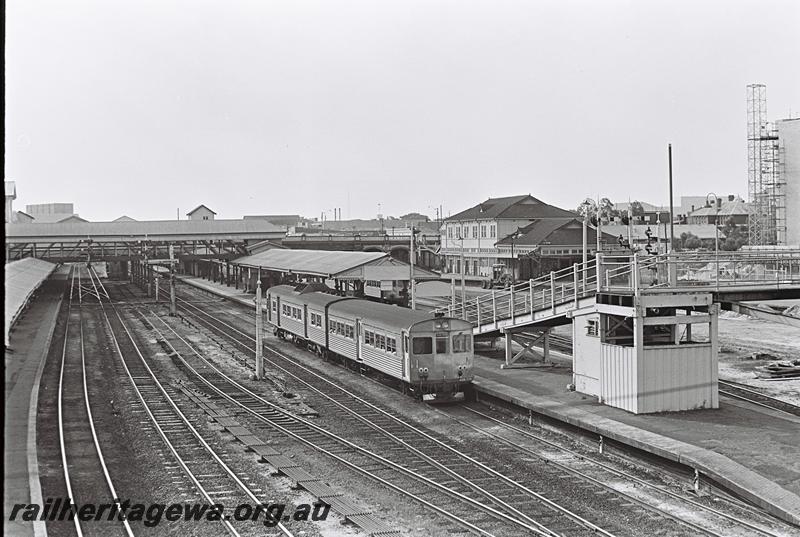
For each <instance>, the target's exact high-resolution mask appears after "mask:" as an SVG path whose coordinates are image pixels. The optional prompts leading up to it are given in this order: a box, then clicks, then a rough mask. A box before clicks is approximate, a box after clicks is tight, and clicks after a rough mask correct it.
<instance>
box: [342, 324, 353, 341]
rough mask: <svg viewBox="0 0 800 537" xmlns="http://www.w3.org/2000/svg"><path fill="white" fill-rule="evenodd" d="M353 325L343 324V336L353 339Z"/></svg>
mask: <svg viewBox="0 0 800 537" xmlns="http://www.w3.org/2000/svg"><path fill="white" fill-rule="evenodd" d="M353 332H354V331H353V326H352V325H349V324H346V325H344V337H346V338H348V339H353Z"/></svg>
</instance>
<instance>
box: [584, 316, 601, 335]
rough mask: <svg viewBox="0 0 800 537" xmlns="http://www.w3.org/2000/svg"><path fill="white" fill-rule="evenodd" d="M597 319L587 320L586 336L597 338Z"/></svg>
mask: <svg viewBox="0 0 800 537" xmlns="http://www.w3.org/2000/svg"><path fill="white" fill-rule="evenodd" d="M598 324H599V323H598V322H597V319H589V320H588V321H587V322H586V335H587V336H595V337H597V336H598V335H600V334H599V330H598Z"/></svg>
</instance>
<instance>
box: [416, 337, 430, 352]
mask: <svg viewBox="0 0 800 537" xmlns="http://www.w3.org/2000/svg"><path fill="white" fill-rule="evenodd" d="M411 344H412V345H413V347H414V354H433V339H432V338H430V337H415V338H412V340H411Z"/></svg>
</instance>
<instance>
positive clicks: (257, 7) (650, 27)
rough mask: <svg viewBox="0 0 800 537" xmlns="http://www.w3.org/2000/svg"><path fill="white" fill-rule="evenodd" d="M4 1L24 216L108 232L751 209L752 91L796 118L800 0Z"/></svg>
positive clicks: (14, 149)
mask: <svg viewBox="0 0 800 537" xmlns="http://www.w3.org/2000/svg"><path fill="white" fill-rule="evenodd" d="M6 5H7V14H6V17H7V18H6V24H7V43H6V147H5V156H6V160H5V178H6V180H15V181H16V182H17V192H18V199H17V202H16V205H15V208H17V209H24V205H25V204H28V203H45V202H74V203H75V207H76V211H77V212H78V213H79V214H80V215H81V216H83V217H86V218H89V219H91V220H110V219H114V218H116V217H118V216H120V215H122V214H126V215H129V216H132V217H134V218H137V219H171V218H175V217H176V210H177V209H178V208H180V213H181V218H184V216H183V215H184V214H185V213H186V212H187V211H188V210H190V209H192V208H193V207H195V206H197V205H198V204H200V203H204V204H206V205H208V206H209V207H211V208H212V209H214V210H215V211H217V213H218V218H240V217H241V216H242V215H244V214H267V213H292V214H298V213H299V214H303V215H306V216H311V217H313V216H319V215H320V213H321V212H322V211H325V210H328V211H330V210H331V209H333V208H334V207H341V208H342V214H343V217H345V218H347V217H348V216H350V217H352V218H357V217H361V218H369V217H374V216H375V214H376V213H377V212H378V204H379V203H380V204H381V206H382V212H383V213H384V214H387V215H395V216H399V215H401V214H404V213H407V212H411V211H417V212H423V213H426V214H429V215H431V216H434V209H433V207H436V206H438V205H443V206H444V213H445V215H447V214H448V213H455V212H457V211H460V210H462V209H464V208H467V207H469V206H472V205H475V204H476V203H478V202H479V201H482V200H484V199H486V198H487V197H494V196H502V195H513V194H526V193H530V194H533V195H534V196H536V197H538V198H540V199H542V200H544V201H546V202H549V203H553V204H556V205H560V206H563V207H565V208H574V207H575V206H576V205H577V204H578V202H579V201H580V200H581V199H583V198H584V197H586V196H592V197H595V196H597V195H602V196H608V197H610V198H611V199H612V200H616V201H627V200H628V198H631V199H640V200H644V201H649V202H652V203H666V201H667V199H668V187H667V144H668V143H670V142H671V143H672V144H673V150H674V163H675V164H674V166H675V192H676V201H677V197H679V196H680V195H681V194H684V195H705V194H706V193H707V192H709V191H713V192H715V193H717V194H718V195H723V194H728V193H733V194H740V195H742V196H743V197H745V198H746V196H747V151H746V147H747V145H746V100H745V97H746V85H747V84H748V83H753V82H759V83H764V84H766V85H767V96H768V109H769V115H770V117H771V118H772V119H778V118H786V117H789V115H790V113H791V114H792V116H793V117H797V116H799V115H800V30H799V29H800V2H798V1H797V0H786V1H764V0H753V1H749V2H745V1H728V2H724V1H719V2H703V1H697V0H690V1H685V2H682V1H676V0H669V1H661V2H652V1H648V2H638V1H628V2H610V1H603V2H600V1H584V2H576V1H562V0H552V1H532V0H525V1H519V2H513V1H498V0H486V1H470V0H448V1H443V0H425V1H412V0H400V1H388V0H380V1H376V0H364V1H353V2H344V1H333V0H321V1H318V2H308V1H299V0H281V1H276V0H258V1H253V2H243V1H231V2H221V1H218V2H208V1H198V0H191V1H186V2H178V1H171V0H157V1H143V0H128V1H114V0H98V1H82V0H77V1H73V2H64V1H62V0H57V1H55V0H54V1H44V0H24V1H23V0H9V1H8V2H7V4H6ZM328 218H332V215H329V216H328Z"/></svg>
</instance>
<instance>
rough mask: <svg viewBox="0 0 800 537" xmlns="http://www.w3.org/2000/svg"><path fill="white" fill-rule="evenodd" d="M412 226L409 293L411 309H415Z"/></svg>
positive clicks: (412, 234)
mask: <svg viewBox="0 0 800 537" xmlns="http://www.w3.org/2000/svg"><path fill="white" fill-rule="evenodd" d="M414 232H415V230H414V226H411V253H410V255H409V260H410V261H411V263H410V264H411V273H410V275H409V282H408V283H409V287H410V291H411V309H412V310H413V309H415V308H416V305H417V296H416V289H415V286H414Z"/></svg>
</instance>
